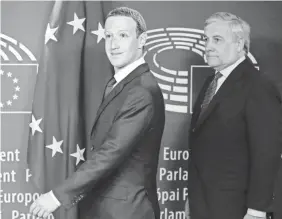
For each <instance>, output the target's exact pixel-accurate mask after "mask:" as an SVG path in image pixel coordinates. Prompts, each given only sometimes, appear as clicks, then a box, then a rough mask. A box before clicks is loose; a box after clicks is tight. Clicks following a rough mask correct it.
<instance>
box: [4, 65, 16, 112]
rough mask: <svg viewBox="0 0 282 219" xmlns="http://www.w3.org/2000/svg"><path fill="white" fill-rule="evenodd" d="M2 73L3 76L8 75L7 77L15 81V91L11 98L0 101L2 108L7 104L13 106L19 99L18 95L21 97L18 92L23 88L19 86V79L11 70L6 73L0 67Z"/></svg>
mask: <svg viewBox="0 0 282 219" xmlns="http://www.w3.org/2000/svg"><path fill="white" fill-rule="evenodd" d="M0 75H1V77H4V76H6V77H7V78H9V79H11V80H12V81H13V85H14V87H13V88H14V89H13V90H14V92H15V93H14V94H13V96H12V98H11V99H9V100H7V101H5V102H0V108H3V107H4V106H5V105H7V106H12V104H13V101H14V100H17V99H18V97H19V96H18V92H20V89H21V88H20V87H19V85H18V83H19V79H18V78H16V77H13V74H12V73H11V72H7V73H5V72H4V71H3V70H2V69H0Z"/></svg>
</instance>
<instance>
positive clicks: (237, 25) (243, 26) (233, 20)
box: [205, 12, 251, 54]
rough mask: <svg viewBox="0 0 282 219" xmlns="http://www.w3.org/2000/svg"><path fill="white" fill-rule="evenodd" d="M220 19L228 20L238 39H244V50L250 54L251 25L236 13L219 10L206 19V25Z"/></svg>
mask: <svg viewBox="0 0 282 219" xmlns="http://www.w3.org/2000/svg"><path fill="white" fill-rule="evenodd" d="M218 20H220V21H226V22H228V23H229V26H230V29H231V31H232V33H233V34H234V36H236V37H237V39H240V38H241V39H243V40H244V51H245V53H246V54H248V52H249V51H250V32H251V28H250V25H249V24H248V23H247V22H246V21H244V20H243V19H241V18H240V17H238V16H236V15H234V14H231V13H228V12H217V13H214V14H213V15H212V16H210V17H209V18H208V19H207V20H206V21H205V27H206V26H207V25H209V24H210V23H212V22H215V21H218Z"/></svg>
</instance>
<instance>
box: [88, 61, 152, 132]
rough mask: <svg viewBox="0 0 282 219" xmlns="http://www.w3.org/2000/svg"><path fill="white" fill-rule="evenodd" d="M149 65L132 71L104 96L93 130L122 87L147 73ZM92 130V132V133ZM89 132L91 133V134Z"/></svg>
mask: <svg viewBox="0 0 282 219" xmlns="http://www.w3.org/2000/svg"><path fill="white" fill-rule="evenodd" d="M149 70H150V69H149V65H148V64H147V63H144V64H142V65H140V66H138V67H137V68H136V69H134V70H133V71H132V72H131V73H130V74H129V75H127V76H126V77H125V78H124V79H123V80H122V81H120V82H119V83H118V84H117V85H116V86H115V87H114V88H113V90H112V91H111V92H110V93H109V94H108V95H107V96H106V98H105V99H104V100H103V102H102V103H101V105H100V107H99V109H98V111H97V115H96V118H95V121H94V125H93V128H94V127H95V125H96V122H97V120H98V119H99V117H100V116H101V114H102V112H103V111H104V110H105V108H106V107H107V106H108V105H109V103H110V102H111V101H112V100H113V99H114V98H115V97H116V96H117V95H118V94H119V93H120V92H121V91H122V90H123V88H124V86H125V85H126V84H128V83H129V82H130V81H132V80H133V79H134V78H136V77H138V76H140V75H141V74H142V73H144V72H147V71H149ZM93 128H92V131H93ZM92 131H91V133H92Z"/></svg>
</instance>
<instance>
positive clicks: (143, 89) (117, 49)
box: [30, 7, 165, 219]
mask: <svg viewBox="0 0 282 219" xmlns="http://www.w3.org/2000/svg"><path fill="white" fill-rule="evenodd" d="M146 37H147V35H146V24H145V21H144V19H143V17H142V16H141V14H140V13H139V12H137V11H135V10H133V9H130V8H125V7H122V8H117V9H114V10H113V11H111V12H110V13H109V14H108V16H107V19H106V23H105V45H106V46H105V49H106V53H107V56H108V58H109V60H110V62H111V64H112V65H113V67H114V70H115V75H114V76H113V77H112V78H111V79H110V80H109V82H108V84H107V86H106V88H105V92H104V98H103V101H102V104H101V105H100V108H99V110H98V112H97V117H96V121H95V123H94V125H93V129H92V134H91V139H92V145H93V147H92V148H91V150H90V149H89V150H88V157H87V160H86V162H85V163H83V164H82V165H81V166H80V167H79V168H78V169H77V171H76V172H75V173H74V174H73V175H72V176H70V177H69V178H68V179H66V180H65V181H64V182H63V183H62V184H61V185H59V186H58V187H57V188H54V189H53V190H52V191H51V192H49V193H46V194H44V195H43V196H42V197H40V198H39V199H38V200H36V201H35V202H34V203H33V204H32V206H31V209H30V211H31V212H32V213H33V214H34V215H38V216H39V217H46V216H47V215H48V214H49V213H51V212H53V211H54V210H56V209H57V208H58V207H59V206H64V207H65V208H70V207H72V206H73V205H76V204H77V203H78V202H80V201H81V202H80V204H81V205H80V206H81V208H80V213H81V215H80V218H81V219H133V218H134V219H159V215H160V212H159V211H160V210H159V205H158V199H157V191H156V174H157V165H158V155H159V149H160V144H161V137H162V134H163V129H164V120H165V115H164V101H163V96H162V93H161V90H160V88H159V86H158V84H157V82H156V80H155V78H154V76H153V75H152V74H151V72H150V70H149V67H148V64H146V63H145V61H144V58H143V47H144V45H145V42H146Z"/></svg>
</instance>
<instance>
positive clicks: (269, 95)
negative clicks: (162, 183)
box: [188, 12, 282, 219]
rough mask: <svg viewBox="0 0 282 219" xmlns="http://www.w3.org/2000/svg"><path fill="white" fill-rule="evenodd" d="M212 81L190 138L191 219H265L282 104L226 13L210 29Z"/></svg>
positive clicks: (238, 24)
mask: <svg viewBox="0 0 282 219" xmlns="http://www.w3.org/2000/svg"><path fill="white" fill-rule="evenodd" d="M205 35H206V44H205V47H206V59H207V62H208V64H209V66H211V67H212V68H213V69H214V70H215V74H214V75H213V76H211V77H209V78H208V79H207V80H206V82H205V84H204V86H203V89H202V91H201V92H200V94H199V96H198V99H197V101H196V103H195V106H194V111H193V116H192V121H191V131H190V144H189V151H190V158H189V180H188V189H189V207H190V217H191V219H243V218H245V219H254V218H266V217H267V212H269V211H271V206H272V204H273V199H274V196H273V192H274V182H275V178H276V176H277V171H278V167H279V162H280V155H281V143H282V111H281V98H280V94H279V92H278V90H277V88H276V87H275V85H274V84H273V83H272V82H271V81H270V80H269V79H268V77H267V75H265V74H262V73H261V72H260V71H258V70H257V69H256V68H255V67H254V66H253V65H252V63H251V62H250V61H249V60H248V58H247V54H248V51H249V47H250V26H249V25H248V24H247V23H246V22H245V21H243V20H242V19H241V18H239V17H237V16H235V15H233V14H230V13H225V12H220V13H215V14H213V15H212V16H211V17H210V18H208V19H207V21H206V23H205Z"/></svg>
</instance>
